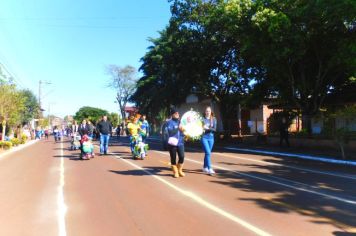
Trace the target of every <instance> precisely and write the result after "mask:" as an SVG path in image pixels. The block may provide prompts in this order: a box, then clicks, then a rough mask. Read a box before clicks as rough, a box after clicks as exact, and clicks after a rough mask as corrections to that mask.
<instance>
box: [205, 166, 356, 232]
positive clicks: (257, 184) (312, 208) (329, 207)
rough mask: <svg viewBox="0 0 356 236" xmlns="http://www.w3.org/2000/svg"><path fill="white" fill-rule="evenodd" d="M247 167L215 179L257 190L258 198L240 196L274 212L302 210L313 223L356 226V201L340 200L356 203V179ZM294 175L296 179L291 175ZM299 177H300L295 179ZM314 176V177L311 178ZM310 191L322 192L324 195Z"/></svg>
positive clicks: (280, 168) (275, 168)
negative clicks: (246, 169) (335, 178)
mask: <svg viewBox="0 0 356 236" xmlns="http://www.w3.org/2000/svg"><path fill="white" fill-rule="evenodd" d="M244 166H248V167H249V168H250V169H251V168H252V170H249V171H225V170H218V171H217V172H218V174H217V175H216V179H215V180H212V181H211V182H213V183H218V184H223V185H226V186H229V187H232V188H237V189H239V190H242V191H245V192H251V193H256V196H258V197H251V198H238V199H239V200H242V201H249V202H254V203H255V204H256V205H258V206H260V207H261V208H264V209H268V210H270V211H274V212H279V213H285V214H292V213H298V214H300V215H303V216H307V217H309V219H310V222H312V223H315V224H321V225H323V224H329V225H333V226H334V227H337V228H339V229H343V230H345V231H346V232H347V229H350V228H354V227H356V220H355V219H356V204H353V203H347V202H345V201H340V200H337V199H336V198H340V199H341V198H345V199H347V200H350V201H354V202H356V197H355V195H354V194H353V192H352V191H349V188H351V189H353V190H355V188H354V187H353V186H354V185H355V182H356V181H349V183H347V181H344V182H343V181H342V180H341V181H339V182H336V181H332V180H333V177H330V181H328V180H329V179H328V178H322V179H323V180H321V179H318V178H315V175H310V173H308V172H303V171H299V172H297V173H298V174H297V175H296V173H295V170H294V171H293V170H291V169H288V168H286V167H284V166H282V165H281V166H279V165H278V166H277V165H258V164H244ZM291 176H293V177H294V178H290V177H291ZM296 176H297V178H295V177H296ZM312 176H313V177H314V178H311V177H312ZM263 179H264V180H263ZM273 182H279V183H281V184H280V185H278V184H274V183H273ZM340 182H341V183H340ZM351 182H353V184H352V183H351ZM301 183H308V184H307V185H305V184H301ZM288 186H291V187H288ZM311 186H314V187H311ZM341 186H342V188H341ZM298 189H299V190H298ZM300 189H306V191H300ZM308 191H315V192H319V193H321V195H317V194H314V193H311V192H308ZM322 194H327V195H332V196H334V197H335V198H334V199H330V198H328V197H326V196H322ZM339 235H341V234H339Z"/></svg>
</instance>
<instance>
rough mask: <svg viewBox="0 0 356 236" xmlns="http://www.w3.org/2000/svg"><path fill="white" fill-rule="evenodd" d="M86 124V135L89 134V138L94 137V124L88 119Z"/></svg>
mask: <svg viewBox="0 0 356 236" xmlns="http://www.w3.org/2000/svg"><path fill="white" fill-rule="evenodd" d="M88 126H89V132H88V136H89V138H90V139H93V137H94V125H93V124H92V123H91V122H90V120H88Z"/></svg>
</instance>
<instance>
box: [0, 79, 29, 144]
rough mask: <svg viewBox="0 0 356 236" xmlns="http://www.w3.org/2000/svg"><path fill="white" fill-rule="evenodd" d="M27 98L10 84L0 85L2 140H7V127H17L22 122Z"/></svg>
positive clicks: (2, 83) (3, 83)
mask: <svg viewBox="0 0 356 236" xmlns="http://www.w3.org/2000/svg"><path fill="white" fill-rule="evenodd" d="M24 104H25V98H24V97H23V96H22V94H21V93H20V92H19V91H18V90H17V89H16V85H14V84H12V83H8V82H1V83H0V120H1V125H2V131H3V132H2V140H4V138H5V131H6V126H7V125H9V126H15V125H17V124H19V123H20V122H21V113H22V112H23V110H24V108H25V106H24Z"/></svg>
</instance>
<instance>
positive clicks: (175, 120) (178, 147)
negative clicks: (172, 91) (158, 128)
mask: <svg viewBox="0 0 356 236" xmlns="http://www.w3.org/2000/svg"><path fill="white" fill-rule="evenodd" d="M171 114H172V119H171V120H169V121H167V125H166V128H165V133H166V134H167V136H168V145H167V147H168V151H169V155H170V157H171V166H172V170H173V176H174V178H178V177H179V176H180V177H184V176H185V174H184V173H183V163H184V134H183V128H182V125H181V124H180V120H179V112H178V111H177V110H176V109H172V112H171ZM177 153H178V164H177V160H176V159H177Z"/></svg>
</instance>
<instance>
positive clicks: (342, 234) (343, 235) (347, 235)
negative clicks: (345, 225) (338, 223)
mask: <svg viewBox="0 0 356 236" xmlns="http://www.w3.org/2000/svg"><path fill="white" fill-rule="evenodd" d="M333 235H335V236H355V235H356V233H347V232H341V231H336V232H333Z"/></svg>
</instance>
